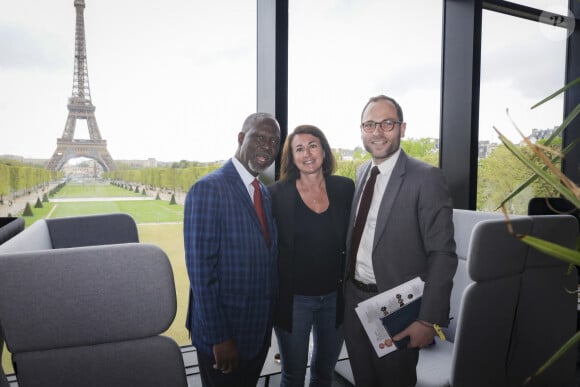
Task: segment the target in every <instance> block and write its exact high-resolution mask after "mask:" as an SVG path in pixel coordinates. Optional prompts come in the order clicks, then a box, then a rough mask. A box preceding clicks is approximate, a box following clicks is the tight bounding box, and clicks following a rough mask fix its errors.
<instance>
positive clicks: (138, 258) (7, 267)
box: [0, 243, 187, 387]
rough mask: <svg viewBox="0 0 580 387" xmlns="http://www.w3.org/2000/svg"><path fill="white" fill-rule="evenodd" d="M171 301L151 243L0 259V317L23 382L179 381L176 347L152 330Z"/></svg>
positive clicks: (166, 317)
mask: <svg viewBox="0 0 580 387" xmlns="http://www.w3.org/2000/svg"><path fill="white" fill-rule="evenodd" d="M176 307H177V303H176V295H175V285H174V278H173V271H172V269H171V265H170V263H169V260H168V258H167V255H166V254H165V253H164V252H163V250H161V249H160V248H159V247H157V246H155V245H151V244H140V243H128V244H116V245H106V246H88V247H73V248H67V249H56V250H44V251H36V252H22V253H6V254H3V255H2V256H1V257H0V316H1V317H0V322H1V324H2V328H3V329H4V333H5V336H6V344H7V347H8V349H9V350H10V351H11V352H12V354H13V361H14V362H15V369H16V373H17V378H18V383H19V386H20V387H30V386H45V387H46V386H48V387H50V386H63V387H64V386H66V387H68V386H70V387H73V386H169V385H170V386H186V383H187V382H186V378H185V370H184V367H183V359H182V356H181V352H180V350H179V346H178V345H177V344H176V343H175V342H174V341H173V340H172V339H169V338H161V337H159V336H158V335H159V334H161V333H162V332H164V331H166V330H167V328H168V327H169V326H170V324H171V323H172V322H173V319H174V317H175V312H176ZM93 380H94V381H93Z"/></svg>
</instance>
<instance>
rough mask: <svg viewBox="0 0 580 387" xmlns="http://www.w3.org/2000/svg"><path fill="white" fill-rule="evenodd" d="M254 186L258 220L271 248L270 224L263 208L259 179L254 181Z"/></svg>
mask: <svg viewBox="0 0 580 387" xmlns="http://www.w3.org/2000/svg"><path fill="white" fill-rule="evenodd" d="M252 185H253V186H254V208H255V209H256V213H257V214H258V219H260V224H261V225H262V231H263V232H264V238H265V239H266V244H267V245H268V246H270V233H269V232H268V223H266V215H264V208H263V207H262V191H260V183H259V182H258V179H254V181H252Z"/></svg>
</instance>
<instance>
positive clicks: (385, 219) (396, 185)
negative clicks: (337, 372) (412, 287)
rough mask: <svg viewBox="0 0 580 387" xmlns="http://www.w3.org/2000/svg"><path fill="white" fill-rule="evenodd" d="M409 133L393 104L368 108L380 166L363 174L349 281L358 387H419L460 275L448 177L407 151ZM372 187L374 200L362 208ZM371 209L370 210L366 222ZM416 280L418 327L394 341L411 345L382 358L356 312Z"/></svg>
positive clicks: (367, 124) (380, 101)
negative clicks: (423, 351)
mask: <svg viewBox="0 0 580 387" xmlns="http://www.w3.org/2000/svg"><path fill="white" fill-rule="evenodd" d="M405 129H406V123H405V122H404V121H403V111H402V109H401V107H400V106H399V104H398V103H397V102H396V101H395V100H394V99H393V98H390V97H386V96H384V95H380V96H377V97H373V98H371V99H370V100H369V101H368V103H367V104H366V105H365V107H364V109H363V111H362V115H361V137H362V141H363V144H364V147H365V149H366V150H367V151H368V152H369V153H370V154H371V155H372V160H371V161H369V162H367V163H365V164H363V165H361V166H360V168H359V169H358V170H357V176H356V186H357V188H356V191H355V195H354V199H353V205H352V211H351V216H350V227H349V232H348V236H347V238H348V239H347V242H348V246H347V259H348V260H349V262H348V263H347V265H346V268H347V269H346V272H345V281H344V289H345V317H344V334H345V341H346V346H347V349H348V354H349V358H350V364H351V368H352V371H353V375H354V380H355V383H356V385H357V386H365V387H372V386H389V387H391V386H414V385H415V384H416V382H417V374H416V370H415V368H416V365H417V361H418V358H419V349H420V348H423V347H425V346H428V345H430V344H431V343H432V342H433V339H434V337H435V329H434V324H436V325H439V326H447V325H448V323H449V299H450V295H451V288H452V286H453V276H454V274H455V270H456V268H457V255H456V254H455V241H454V239H453V219H452V215H453V207H452V203H451V197H450V194H449V190H448V188H447V183H446V180H445V177H444V176H443V173H442V171H441V170H440V169H438V168H435V167H433V166H431V165H428V164H426V163H423V162H421V161H419V160H416V159H414V158H411V157H409V156H407V154H406V153H405V152H404V151H403V150H402V149H401V148H400V144H401V138H402V137H404V136H405ZM371 170H374V171H373V172H372V173H371ZM375 176H376V177H375ZM369 183H370V184H369ZM366 185H369V188H370V189H368V190H367V191H368V192H369V196H371V198H369V199H364V198H363V199H362V200H361V197H362V196H367V195H366V194H365V195H363V191H364V188H365V186H366ZM373 185H374V187H373ZM363 202H367V203H370V207H369V206H366V207H368V215H366V220H365V219H364V218H365V216H364V215H363V213H366V212H367V211H366V210H362V208H363V207H365V205H364V204H363ZM359 206H360V208H359ZM357 217H359V219H358V221H357ZM361 219H363V220H362V222H361ZM356 223H359V224H360V226H356ZM357 230H358V231H357ZM357 234H358V235H357ZM416 276H420V277H421V279H422V280H423V281H425V288H424V291H423V298H422V300H421V309H420V311H419V316H418V319H417V320H416V321H414V322H412V323H411V324H410V325H409V326H408V327H407V328H406V329H404V330H403V331H402V332H400V333H399V334H398V335H396V336H394V337H393V340H395V341H397V340H401V339H403V338H405V337H407V336H408V337H409V338H410V342H409V344H408V346H407V347H406V348H404V349H398V350H396V351H394V352H391V353H389V354H387V355H386V356H383V357H382V358H379V357H378V356H377V355H376V352H375V350H374V349H373V347H372V346H371V343H370V340H369V338H368V337H367V335H366V333H365V332H364V329H363V327H362V325H361V323H360V320H359V319H358V317H357V315H356V313H355V311H354V308H355V307H356V306H357V305H358V303H360V302H361V301H363V300H366V299H368V298H370V297H373V296H375V295H376V294H378V293H380V292H383V291H385V290H388V289H390V288H393V287H395V286H397V285H399V284H401V283H403V282H406V281H408V280H410V279H412V278H414V277H416Z"/></svg>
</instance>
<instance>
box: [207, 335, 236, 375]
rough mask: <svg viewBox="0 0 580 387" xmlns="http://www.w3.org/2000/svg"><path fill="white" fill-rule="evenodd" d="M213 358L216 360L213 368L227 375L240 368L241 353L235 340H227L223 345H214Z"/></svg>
mask: <svg viewBox="0 0 580 387" xmlns="http://www.w3.org/2000/svg"><path fill="white" fill-rule="evenodd" d="M213 357H214V359H215V364H214V365H213V368H214V369H216V370H218V371H221V372H223V373H224V374H227V373H230V372H232V371H233V370H235V369H236V368H238V363H239V360H240V352H238V346H237V345H236V342H235V341H234V340H226V341H224V342H223V343H219V344H214V346H213Z"/></svg>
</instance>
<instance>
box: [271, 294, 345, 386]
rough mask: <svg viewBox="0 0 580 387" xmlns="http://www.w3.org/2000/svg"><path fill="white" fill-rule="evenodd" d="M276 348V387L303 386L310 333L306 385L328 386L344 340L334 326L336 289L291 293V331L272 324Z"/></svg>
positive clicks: (340, 332) (338, 329)
mask: <svg viewBox="0 0 580 387" xmlns="http://www.w3.org/2000/svg"><path fill="white" fill-rule="evenodd" d="M274 330H275V332H276V337H277V338H278V346H279V348H280V361H281V364H282V381H281V383H280V387H294V386H296V387H303V386H304V378H305V376H306V365H307V363H308V348H309V342H310V331H311V330H312V333H313V335H312V336H313V339H314V343H313V349H312V358H311V360H310V387H330V385H331V383H332V373H333V372H334V366H335V365H336V361H337V360H338V355H339V354H340V350H341V349H342V343H343V341H344V338H343V335H342V328H341V327H339V328H336V292H333V293H330V294H327V295H324V296H300V295H294V309H293V315H292V332H288V331H285V330H284V329H281V328H278V327H276V328H274Z"/></svg>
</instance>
